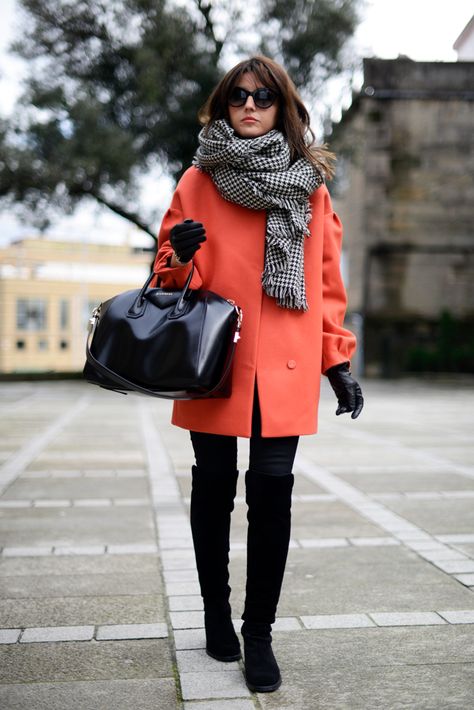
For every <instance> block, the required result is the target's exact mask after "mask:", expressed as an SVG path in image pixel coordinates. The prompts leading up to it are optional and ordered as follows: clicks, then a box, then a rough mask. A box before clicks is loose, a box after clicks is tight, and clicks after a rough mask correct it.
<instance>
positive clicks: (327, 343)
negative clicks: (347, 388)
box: [321, 195, 356, 373]
mask: <svg viewBox="0 0 474 710" xmlns="http://www.w3.org/2000/svg"><path fill="white" fill-rule="evenodd" d="M327 199H328V203H329V208H330V211H326V213H325V215H324V244H323V344H322V363H321V372H323V373H324V372H326V370H327V369H328V368H330V367H333V365H339V364H340V363H342V362H349V363H350V360H351V357H352V355H353V354H354V351H355V349H356V338H355V335H354V334H353V333H351V331H350V330H347V329H346V328H344V327H343V323H344V315H345V312H346V307H347V296H346V291H345V288H344V283H343V281H342V276H341V268H340V262H341V248H342V225H341V222H340V220H339V217H338V216H337V214H336V213H335V212H334V211H333V210H332V206H331V202H330V199H329V195H328V196H327ZM327 209H328V206H326V210H327Z"/></svg>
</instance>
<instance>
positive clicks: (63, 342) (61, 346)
mask: <svg viewBox="0 0 474 710" xmlns="http://www.w3.org/2000/svg"><path fill="white" fill-rule="evenodd" d="M68 347H69V343H68V341H67V340H60V341H59V349H60V350H67V349H68Z"/></svg>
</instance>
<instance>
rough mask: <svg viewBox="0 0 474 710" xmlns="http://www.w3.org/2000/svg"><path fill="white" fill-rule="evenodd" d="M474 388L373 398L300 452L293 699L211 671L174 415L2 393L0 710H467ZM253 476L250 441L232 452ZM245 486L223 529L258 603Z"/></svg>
mask: <svg viewBox="0 0 474 710" xmlns="http://www.w3.org/2000/svg"><path fill="white" fill-rule="evenodd" d="M473 385H474V382H473V380H469V379H466V380H464V381H457V382H454V383H453V382H451V383H449V382H448V381H444V382H438V383H429V382H424V383H423V382H421V381H416V380H402V381H397V382H375V381H368V382H366V383H364V393H365V396H366V407H365V409H364V411H363V413H362V415H361V416H360V418H359V419H358V420H356V421H352V420H350V418H349V417H337V418H336V417H335V416H334V411H335V408H336V403H335V399H334V397H333V394H332V392H331V391H330V390H329V387H328V385H327V382H326V381H325V380H324V385H323V395H322V401H321V407H320V413H321V418H320V433H319V434H318V435H316V436H311V437H302V438H301V441H300V447H299V455H298V459H297V462H296V465H295V474H296V480H295V489H294V502H293V532H292V543H291V549H290V554H289V559H288V566H287V573H286V578H285V583H284V588H283V592H282V597H281V603H280V606H279V618H278V619H277V622H276V624H275V626H274V648H275V653H276V656H277V658H278V660H279V662H280V666H281V670H282V676H283V685H282V686H281V688H280V689H279V690H278V691H277V692H275V693H268V694H264V693H260V694H251V693H250V692H249V691H248V690H247V688H246V685H245V683H244V679H243V675H242V668H243V666H242V664H241V663H230V664H224V663H219V662H217V661H214V660H213V659H211V658H209V657H208V656H207V655H206V654H205V652H204V650H203V645H204V633H203V628H202V626H203V613H202V605H201V599H200V597H199V588H198V584H197V577H196V571H195V567H194V559H193V552H192V547H191V536H190V530H189V522H188V505H189V494H190V465H191V463H192V449H191V445H190V443H189V438H188V434H187V432H185V431H183V430H181V429H177V428H175V427H171V425H170V424H169V423H168V422H169V412H170V404H169V403H168V402H163V401H160V400H152V399H146V398H139V397H131V396H128V397H125V396H122V395H118V394H113V393H109V392H105V391H102V390H100V389H98V388H94V387H92V386H90V385H87V384H85V383H81V382H69V383H61V382H54V383H45V382H41V383H27V382H24V383H3V384H1V385H0V420H1V423H0V431H1V444H0V550H1V552H0V678H1V684H0V707H1V708H2V710H17V709H20V708H21V709H22V710H23V709H24V708H28V709H29V710H30V709H31V710H40V709H43V708H48V709H49V710H56V709H58V708H59V709H61V710H63V709H64V710H66V709H67V710H70V709H76V708H77V709H80V710H92V709H93V710H102V709H104V710H109V709H113V710H135V709H140V710H151V709H152V708H153V710H157V709H158V710H161V709H163V710H174V709H175V708H176V709H177V708H180V709H182V710H251V709H252V708H260V709H264V710H267V709H268V710H271V709H277V708H278V709H280V710H287V709H288V710H289V708H291V709H292V710H313V709H314V710H319V709H324V710H338V709H340V708H347V709H349V710H359V709H360V710H372V709H375V708H377V709H378V708H382V709H388V710H392V709H393V710H395V709H398V708H410V709H416V710H418V709H423V710H425V709H426V710H428V709H429V710H432V709H437V708H440V709H443V710H445V709H446V708H462V709H463V710H464V709H467V708H472V707H473V706H474V594H473V592H474V439H473V431H474V386H473ZM239 447H240V448H239V454H240V462H239V467H240V470H241V474H243V472H244V471H245V469H246V465H247V455H248V441H247V440H243V439H241V440H239ZM243 482H244V477H243V475H241V476H240V479H239V490H238V496H239V497H238V499H237V502H236V509H235V512H234V515H233V523H232V550H231V584H232V588H233V593H232V604H233V612H234V617H235V620H236V621H235V623H236V626H237V628H238V627H239V624H240V619H239V617H240V614H241V613H242V608H243V599H244V582H245V536H246V518H245V514H246V506H245V502H244V487H243Z"/></svg>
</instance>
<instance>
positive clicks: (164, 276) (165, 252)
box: [153, 187, 202, 289]
mask: <svg viewBox="0 0 474 710" xmlns="http://www.w3.org/2000/svg"><path fill="white" fill-rule="evenodd" d="M184 219H185V217H184V216H183V209H182V206H181V199H180V195H179V187H178V188H177V189H176V191H175V193H174V195H173V199H172V200H171V205H170V206H169V208H168V209H167V211H166V212H165V215H164V217H163V221H162V222H161V227H160V231H159V233H158V250H157V252H156V257H155V263H154V265H153V271H154V272H155V274H158V279H157V281H158V282H159V283H160V285H161V286H162V287H163V288H170V289H173V288H182V287H183V286H184V284H185V282H186V279H187V278H188V276H189V272H190V270H191V263H192V262H188V263H187V264H185V265H184V266H175V267H171V266H169V265H168V264H169V259H170V258H171V256H172V254H173V247H172V246H171V243H170V239H169V235H170V231H171V229H172V227H174V225H175V224H178V222H183V221H184ZM201 285H202V279H201V277H200V275H199V271H198V269H197V268H196V265H195V266H194V274H193V278H192V280H191V284H190V287H191V288H200V287H201Z"/></svg>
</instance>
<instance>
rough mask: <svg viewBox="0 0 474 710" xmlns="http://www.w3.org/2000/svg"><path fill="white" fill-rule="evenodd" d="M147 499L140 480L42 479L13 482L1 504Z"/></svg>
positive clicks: (144, 482)
mask: <svg viewBox="0 0 474 710" xmlns="http://www.w3.org/2000/svg"><path fill="white" fill-rule="evenodd" d="M145 496H146V497H148V489H147V482H146V479H140V478H129V479H127V478H114V480H113V481H111V480H110V479H107V478H105V479H102V480H100V479H99V480H98V479H93V478H84V477H81V478H70V479H62V480H61V479H58V478H43V479H41V480H38V479H36V480H30V479H17V480H16V481H15V482H14V483H12V484H11V485H10V486H9V488H8V490H7V491H6V492H5V495H4V498H3V499H4V500H10V499H15V498H29V499H37V498H50V499H51V498H74V499H81V498H127V497H128V498H142V497H145Z"/></svg>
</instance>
